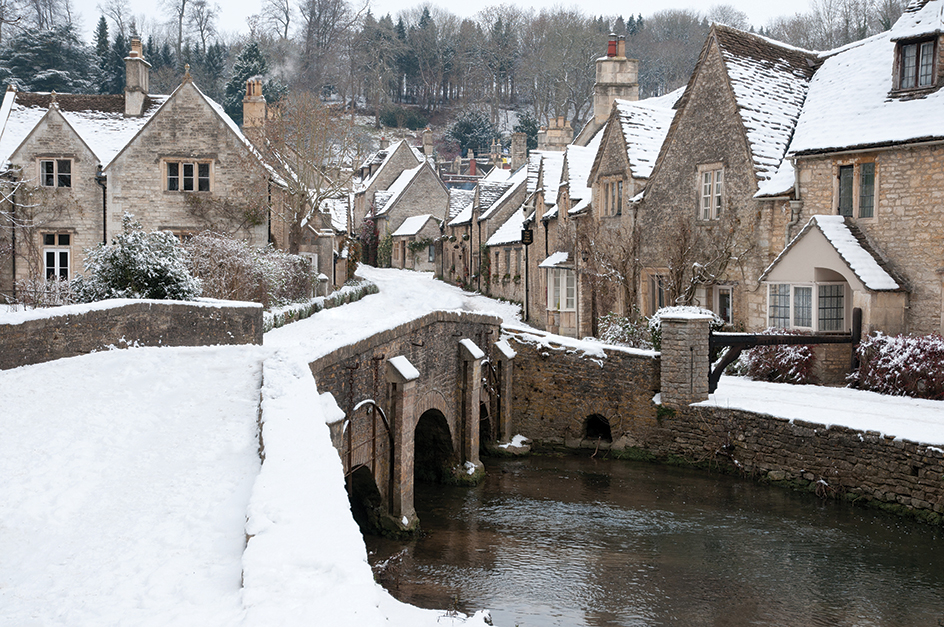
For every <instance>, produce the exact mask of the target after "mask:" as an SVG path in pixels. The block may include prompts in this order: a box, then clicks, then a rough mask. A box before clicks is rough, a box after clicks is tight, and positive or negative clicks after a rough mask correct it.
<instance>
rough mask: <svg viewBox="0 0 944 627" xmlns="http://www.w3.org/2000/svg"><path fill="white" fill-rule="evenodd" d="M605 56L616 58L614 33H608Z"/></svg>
mask: <svg viewBox="0 0 944 627" xmlns="http://www.w3.org/2000/svg"><path fill="white" fill-rule="evenodd" d="M606 56H608V57H615V56H616V33H610V41H609V42H607V44H606Z"/></svg>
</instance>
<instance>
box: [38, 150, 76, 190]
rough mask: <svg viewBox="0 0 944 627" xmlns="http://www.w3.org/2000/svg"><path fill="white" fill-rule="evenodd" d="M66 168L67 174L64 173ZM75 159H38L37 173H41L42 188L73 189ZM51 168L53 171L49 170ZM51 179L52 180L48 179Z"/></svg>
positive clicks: (40, 182) (40, 183) (39, 177)
mask: <svg viewBox="0 0 944 627" xmlns="http://www.w3.org/2000/svg"><path fill="white" fill-rule="evenodd" d="M64 165H65V166H66V170H68V171H67V172H63V171H62V166H64ZM74 165H75V159H73V158H71V157H39V158H37V159H36V171H37V172H38V173H39V176H38V180H39V185H40V187H53V188H57V189H59V188H71V187H72V176H73V173H74V171H75V168H74V167H73V166H74ZM50 167H51V171H47V168H50ZM47 177H51V178H47Z"/></svg>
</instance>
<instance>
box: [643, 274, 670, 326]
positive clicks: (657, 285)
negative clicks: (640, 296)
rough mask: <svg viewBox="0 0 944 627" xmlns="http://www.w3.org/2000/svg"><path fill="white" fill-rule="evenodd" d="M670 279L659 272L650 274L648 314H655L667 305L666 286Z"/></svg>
mask: <svg viewBox="0 0 944 627" xmlns="http://www.w3.org/2000/svg"><path fill="white" fill-rule="evenodd" d="M667 285H668V279H666V278H665V277H664V276H662V275H659V274H652V275H650V276H649V311H647V312H646V314H647V315H650V316H651V315H653V314H654V313H656V312H657V311H658V310H660V309H662V308H663V307H665V306H666V302H667V299H666V291H667V290H666V286H667Z"/></svg>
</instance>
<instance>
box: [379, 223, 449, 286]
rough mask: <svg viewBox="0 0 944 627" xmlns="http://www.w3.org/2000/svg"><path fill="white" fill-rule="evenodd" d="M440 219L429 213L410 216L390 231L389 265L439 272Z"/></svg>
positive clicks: (440, 255)
mask: <svg viewBox="0 0 944 627" xmlns="http://www.w3.org/2000/svg"><path fill="white" fill-rule="evenodd" d="M441 224H442V219H441V218H439V217H437V216H433V215H430V214H423V215H418V216H411V217H409V218H407V219H406V220H404V221H403V223H402V224H401V225H400V227H399V228H398V229H397V230H396V231H394V232H393V233H392V238H393V250H392V255H391V258H392V259H391V265H392V267H394V268H404V269H407V270H418V271H421V272H441V263H440V262H441V257H442V254H441V253H440V252H437V251H440V250H441V246H440V243H439V242H440V235H441V230H440V225H441Z"/></svg>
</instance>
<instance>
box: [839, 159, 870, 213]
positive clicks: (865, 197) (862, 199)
mask: <svg viewBox="0 0 944 627" xmlns="http://www.w3.org/2000/svg"><path fill="white" fill-rule="evenodd" d="M838 178H839V183H838V193H837V201H836V210H837V212H838V213H839V215H841V216H849V217H853V216H856V215H857V216H858V217H860V218H872V217H874V216H875V162H874V161H868V162H864V163H858V164H849V165H840V166H839V175H838Z"/></svg>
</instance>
